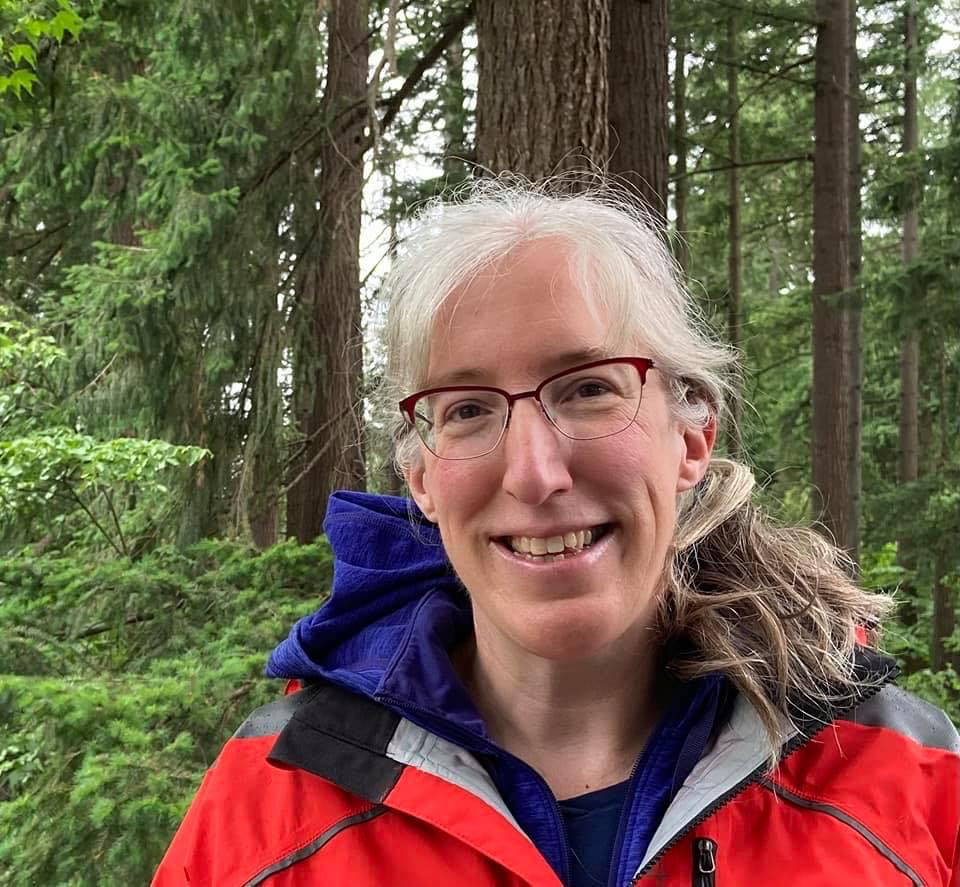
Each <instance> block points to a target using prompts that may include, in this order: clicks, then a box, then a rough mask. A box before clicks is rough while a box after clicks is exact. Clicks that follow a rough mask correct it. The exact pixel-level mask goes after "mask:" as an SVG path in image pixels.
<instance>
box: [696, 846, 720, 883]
mask: <svg viewBox="0 0 960 887" xmlns="http://www.w3.org/2000/svg"><path fill="white" fill-rule="evenodd" d="M716 874H717V842H716V841H713V840H711V839H710V838H696V839H694V842H693V887H716V884H717V877H716Z"/></svg>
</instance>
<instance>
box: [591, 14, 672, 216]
mask: <svg viewBox="0 0 960 887" xmlns="http://www.w3.org/2000/svg"><path fill="white" fill-rule="evenodd" d="M669 43H670V29H669V24H668V14H667V0H610V58H609V66H608V75H607V81H608V88H609V91H610V111H609V113H610V151H611V157H610V172H613V173H618V174H619V175H620V176H622V177H623V179H625V180H626V181H627V182H628V183H629V184H630V185H631V186H632V187H633V188H635V189H636V190H637V192H638V193H639V195H640V197H641V198H642V199H643V202H644V203H645V204H646V206H647V207H648V208H649V210H650V211H651V213H653V215H654V217H655V218H657V219H658V220H659V221H660V222H661V223H662V222H663V221H664V220H665V219H666V214H667V166H668V153H669V152H668V148H667V131H668V128H669V123H668V120H669V117H668V111H667V99H668V96H669V89H670V80H669V77H668V76H667V57H668V55H669Z"/></svg>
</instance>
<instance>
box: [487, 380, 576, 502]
mask: <svg viewBox="0 0 960 887" xmlns="http://www.w3.org/2000/svg"><path fill="white" fill-rule="evenodd" d="M573 443H574V442H573V441H572V440H570V439H569V438H567V437H564V436H563V435H562V434H561V433H560V432H559V431H558V430H557V429H556V428H555V427H554V426H553V425H552V424H551V423H550V420H549V419H547V417H546V416H545V415H544V414H543V411H542V410H541V409H540V405H539V404H538V403H536V401H534V400H533V399H530V400H518V401H517V402H516V403H515V404H514V405H513V411H512V414H511V416H510V426H509V428H507V430H506V432H505V439H504V440H503V442H502V443H501V447H503V458H504V460H505V462H506V465H505V467H504V472H503V482H502V484H503V489H504V490H505V491H506V492H507V493H509V494H510V495H511V496H513V497H514V498H515V499H517V500H519V501H520V502H523V503H524V504H525V505H542V504H543V503H544V502H546V501H547V500H548V499H549V498H550V497H551V496H553V495H554V494H555V493H562V492H564V491H565V490H569V489H570V488H571V487H572V486H573V478H572V477H571V475H570V465H569V462H570V450H571V447H572V445H573Z"/></svg>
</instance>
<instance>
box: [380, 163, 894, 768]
mask: <svg viewBox="0 0 960 887" xmlns="http://www.w3.org/2000/svg"><path fill="white" fill-rule="evenodd" d="M564 184H566V183H565V182H563V181H561V183H560V186H561V188H560V190H559V191H558V187H557V183H556V182H555V181H547V182H544V183H540V184H531V183H529V182H525V181H524V180H522V179H519V178H517V177H515V176H507V177H503V176H502V177H500V178H498V179H493V180H485V181H482V182H480V183H479V184H475V185H472V186H470V187H469V188H466V189H462V190H461V191H460V192H459V193H456V194H454V195H448V202H441V201H439V200H438V201H435V202H433V203H431V204H429V205H427V207H426V209H425V210H424V211H423V212H422V213H421V216H420V224H419V226H418V227H417V228H416V229H415V230H414V231H413V233H412V234H411V236H410V237H409V238H408V239H407V244H406V247H405V249H404V250H403V251H402V252H401V253H400V254H399V255H398V257H397V259H396V261H395V263H394V265H393V267H392V269H391V271H390V273H389V275H388V277H387V280H386V281H385V284H384V292H385V294H386V296H387V298H388V300H389V312H388V319H387V327H386V330H385V343H386V351H387V364H386V371H385V376H384V380H383V383H382V385H381V387H380V391H379V400H380V408H381V409H382V410H384V409H385V410H387V411H388V412H387V415H389V416H390V417H391V418H390V420H389V421H390V422H391V425H392V431H393V433H394V439H395V440H396V445H397V446H396V461H397V466H398V468H399V469H400V470H401V472H405V471H406V470H408V469H409V468H410V467H411V466H412V465H413V464H414V460H415V459H417V458H419V455H418V454H419V446H418V443H417V438H416V434H415V433H414V432H413V431H412V429H410V428H409V427H408V426H407V425H406V424H405V422H404V420H403V418H402V417H401V416H400V415H399V410H397V406H396V404H397V402H398V401H399V400H400V399H401V398H402V397H403V396H404V395H406V394H410V393H411V392H413V391H415V390H417V389H418V388H422V387H423V384H424V381H425V376H426V370H427V364H428V361H429V349H430V338H431V333H432V319H433V318H434V317H436V316H437V312H438V309H439V308H440V306H441V305H442V304H443V303H444V301H445V300H446V299H448V298H449V297H450V296H451V295H452V294H453V293H454V291H455V290H457V289H458V288H459V287H461V286H463V285H464V284H466V283H468V282H469V281H470V280H471V279H472V278H473V277H475V276H476V275H477V274H479V273H481V272H482V271H483V270H484V269H486V268H489V267H490V266H491V265H493V264H495V263H497V262H498V261H499V260H501V259H502V258H504V257H506V256H507V255H508V254H509V253H510V252H511V251H512V250H514V249H516V248H517V247H518V246H521V245H524V244H528V243H532V242H534V241H538V240H543V239H547V238H550V239H559V240H561V241H564V242H567V243H569V245H570V254H569V257H570V263H571V264H570V268H571V272H572V273H573V275H574V279H575V280H576V281H577V282H578V284H579V285H580V288H581V291H582V292H583V294H584V296H585V298H586V300H587V304H588V305H589V306H593V307H602V308H603V309H604V310H605V311H606V312H607V317H608V318H609V319H610V329H611V330H612V331H615V339H613V340H612V341H610V342H607V343H604V344H605V345H606V346H607V347H608V348H610V349H611V351H613V350H616V349H618V348H620V347H630V348H633V347H643V348H644V349H645V352H646V356H649V357H652V358H653V360H654V362H655V363H656V364H657V367H658V369H659V370H660V371H661V372H662V373H664V374H665V375H666V376H667V378H668V379H669V380H670V389H671V391H672V395H673V397H672V401H673V403H672V409H673V411H674V414H675V416H676V417H677V418H678V419H679V420H680V421H683V422H687V423H689V424H701V425H702V424H705V423H706V422H708V421H710V420H711V419H715V420H717V421H719V420H720V419H721V418H722V416H723V414H724V404H725V402H726V400H727V399H728V398H729V397H730V396H733V395H734V387H733V385H732V384H731V380H732V379H733V378H735V374H736V358H735V354H734V352H733V351H732V349H730V348H729V347H727V346H726V345H724V344H722V343H721V342H719V341H718V340H717V339H716V337H715V335H714V334H713V333H712V331H711V330H710V328H709V326H708V324H707V323H706V321H705V320H704V318H703V316H702V315H701V313H700V312H699V310H698V309H697V307H696V303H695V302H694V300H693V298H692V297H691V296H690V294H689V293H688V291H687V290H686V288H685V286H684V284H683V281H682V278H681V275H680V274H679V272H678V269H677V267H676V264H675V262H674V260H673V258H672V256H671V254H670V252H669V250H668V249H667V247H666V246H665V244H664V241H663V239H662V238H661V237H660V235H659V234H658V232H657V230H656V227H655V226H654V224H653V223H652V221H651V217H650V216H649V215H648V214H647V213H646V212H645V211H644V210H643V209H642V208H641V207H640V206H639V205H638V204H637V202H636V201H635V200H633V199H632V198H631V197H630V195H629V194H628V193H627V192H625V191H624V190H623V189H622V188H620V187H618V186H615V185H611V184H609V183H604V184H601V185H600V186H598V187H594V188H590V189H588V190H586V191H574V192H573V193H563V191H562V186H563V185H564ZM451 197H452V199H451ZM612 335H613V334H612ZM754 483H755V482H754V477H753V474H752V472H751V471H750V469H749V468H747V467H746V466H744V465H741V464H739V463H736V462H733V461H731V460H727V459H720V458H714V459H713V461H712V463H711V465H710V468H709V469H708V471H707V475H706V477H705V478H704V480H703V481H702V482H701V484H700V485H699V486H698V487H697V488H695V489H693V490H690V491H688V492H687V493H684V494H683V495H682V496H681V497H680V500H679V502H678V516H677V526H676V530H675V534H674V540H673V548H672V552H671V557H670V561H669V562H668V564H667V568H666V570H665V576H664V583H663V592H662V594H661V596H660V600H659V625H658V629H659V634H660V638H661V640H662V641H663V643H664V644H666V643H667V642H668V641H670V640H671V639H674V638H682V639H683V640H684V641H685V642H686V647H687V648H689V647H691V646H692V648H693V654H692V655H691V654H690V653H689V652H687V653H686V654H684V656H683V658H682V659H679V660H677V661H672V662H668V663H667V666H668V667H669V668H672V669H673V670H675V671H677V672H678V673H681V674H685V675H687V676H693V675H696V674H704V673H708V672H711V671H723V672H724V673H726V675H727V676H728V677H729V678H730V680H731V681H732V682H733V683H734V685H735V686H736V687H737V689H738V690H739V691H740V692H741V693H742V694H743V695H744V696H746V697H747V698H748V699H749V701H750V702H751V703H752V704H753V706H754V708H755V709H756V710H757V712H758V714H759V716H760V718H761V720H762V721H763V723H764V726H765V728H766V731H767V734H768V738H769V742H770V760H771V763H773V762H774V761H775V759H776V754H777V752H778V749H779V746H780V743H781V741H782V740H783V738H784V737H785V736H786V735H787V732H788V731H789V729H790V725H791V702H792V700H793V701H795V700H797V699H805V700H807V701H808V702H810V703H813V704H817V703H819V704H820V705H824V706H828V707H829V706H830V705H832V704H834V703H838V702H840V701H841V700H846V699H848V698H850V697H851V696H855V695H856V694H857V693H858V692H859V690H860V689H861V688H859V687H858V686H857V685H856V683H855V679H854V676H853V665H852V663H853V651H854V647H855V645H856V634H855V629H856V628H857V627H860V628H862V629H863V630H865V631H866V633H867V637H868V639H869V640H876V638H877V637H878V634H879V625H880V622H881V619H882V618H883V617H884V616H885V615H886V614H887V613H888V612H889V611H890V609H891V608H892V601H891V600H890V599H889V598H887V597H886V596H884V595H880V594H874V593H871V592H868V591H864V590H863V589H861V588H860V587H859V586H857V584H856V583H855V582H854V581H853V579H852V578H851V575H852V569H851V564H850V563H849V561H848V559H847V558H846V556H845V555H844V554H843V552H841V551H839V550H838V549H837V548H836V547H835V546H833V545H831V544H830V543H829V542H828V541H827V540H826V539H825V538H823V537H822V536H821V535H819V534H818V533H816V532H814V531H813V530H811V529H809V528H806V527H781V526H778V525H776V524H775V523H774V522H773V521H771V520H770V519H769V518H768V517H766V516H765V515H763V514H761V512H760V511H759V510H758V508H757V507H756V506H755V505H754V504H753V499H752V492H753V487H754Z"/></svg>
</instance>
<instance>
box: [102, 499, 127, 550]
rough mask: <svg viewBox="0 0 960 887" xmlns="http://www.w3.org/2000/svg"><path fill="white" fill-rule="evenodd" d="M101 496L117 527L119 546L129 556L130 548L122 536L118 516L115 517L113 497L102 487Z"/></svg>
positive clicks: (115, 510)
mask: <svg viewBox="0 0 960 887" xmlns="http://www.w3.org/2000/svg"><path fill="white" fill-rule="evenodd" d="M103 498H104V499H106V500H107V508H109V509H110V517H111V518H113V525H114V527H116V529H117V539H119V540H120V547H121V548H122V549H123V553H124V555H125V556H126V557H130V549H129V548H128V547H127V540H126V539H124V537H123V530H122V529H120V518H119V517H117V509H116V508H114V507H113V497H112V496H111V495H110V491H109V490H108V489H107V488H106V487H104V490H103Z"/></svg>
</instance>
